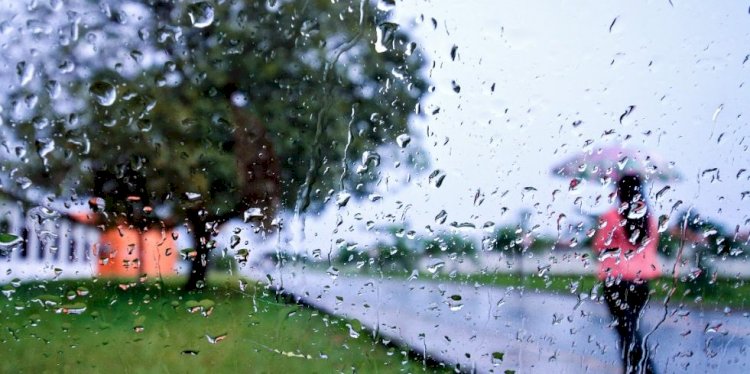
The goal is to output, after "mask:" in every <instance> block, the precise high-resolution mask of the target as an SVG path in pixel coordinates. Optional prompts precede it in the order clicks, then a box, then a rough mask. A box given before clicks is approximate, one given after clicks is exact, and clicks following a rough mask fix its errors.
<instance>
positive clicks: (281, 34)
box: [2, 0, 426, 289]
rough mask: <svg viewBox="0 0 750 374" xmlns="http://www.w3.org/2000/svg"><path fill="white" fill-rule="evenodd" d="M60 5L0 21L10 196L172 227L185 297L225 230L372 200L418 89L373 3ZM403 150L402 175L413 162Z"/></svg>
mask: <svg viewBox="0 0 750 374" xmlns="http://www.w3.org/2000/svg"><path fill="white" fill-rule="evenodd" d="M62 8H64V9H60V8H59V7H58V8H55V7H51V6H50V7H47V6H40V5H36V3H33V4H32V5H30V6H28V7H27V8H19V9H16V10H15V11H18V12H20V11H28V12H29V13H30V14H29V17H33V19H35V20H44V21H43V25H44V27H35V28H33V29H32V28H30V27H29V26H28V25H29V23H26V24H24V23H20V26H19V27H17V28H13V27H9V28H7V30H11V29H12V30H15V32H10V33H9V35H7V36H6V41H5V45H6V46H7V48H6V51H5V53H4V57H2V59H3V60H4V61H3V62H4V64H5V65H6V66H15V73H17V74H16V76H15V77H13V79H12V82H13V83H12V84H9V85H8V86H6V92H7V93H6V95H5V102H4V103H3V104H2V106H3V107H7V108H8V109H9V110H8V111H5V112H3V113H2V115H3V116H4V118H3V120H4V121H6V122H7V123H6V130H5V134H4V135H5V141H4V144H5V148H4V151H5V152H6V154H5V155H4V156H3V157H2V159H3V161H4V167H5V168H6V169H5V170H14V172H13V173H12V175H11V178H12V182H10V183H4V185H5V188H6V189H9V190H14V191H11V192H13V193H16V192H18V191H21V190H24V189H27V188H32V189H38V190H39V191H42V192H45V193H54V194H56V195H57V196H58V197H60V198H68V197H71V196H73V197H75V196H80V195H89V194H91V195H94V196H99V197H103V198H104V199H105V201H106V204H105V206H104V207H103V209H104V210H105V211H106V212H107V213H108V214H109V215H110V217H111V216H112V215H113V214H114V215H118V216H123V217H124V218H125V219H127V220H128V221H129V222H131V224H136V225H139V226H141V227H145V226H148V225H151V224H153V223H154V222H156V221H163V220H164V219H166V218H169V219H172V220H174V221H175V222H177V223H179V222H185V223H186V224H187V226H188V227H189V229H190V231H191V234H192V236H193V239H194V242H195V243H196V244H195V246H196V248H195V249H196V256H194V257H193V258H192V267H191V271H190V277H189V279H188V282H187V284H186V286H185V288H186V289H195V288H196V287H198V286H199V285H200V283H201V281H202V280H203V279H204V278H205V275H206V269H207V262H208V258H209V256H208V254H209V251H210V250H211V248H212V247H213V243H214V241H213V239H212V238H213V235H214V234H215V232H216V229H217V227H218V225H220V224H221V223H222V222H225V221H226V220H227V219H229V218H231V217H237V216H244V218H245V219H246V220H253V221H254V222H255V223H256V224H257V226H256V227H257V231H258V232H260V233H267V232H268V231H269V230H272V229H273V226H274V218H275V217H276V215H277V212H278V210H279V209H294V210H295V211H296V212H297V213H300V214H302V213H304V212H305V211H306V210H308V209H320V208H321V207H322V206H323V204H325V203H326V202H327V201H329V199H331V198H332V197H333V196H334V194H336V193H337V191H338V193H339V195H338V196H339V197H338V198H336V200H337V202H338V203H339V204H345V203H346V201H348V196H358V195H359V196H361V195H363V194H366V193H368V192H369V191H370V190H371V189H372V187H373V186H374V185H375V184H376V182H377V181H378V180H379V178H380V174H379V171H378V169H377V167H376V166H377V164H378V162H379V156H378V154H377V151H378V150H379V149H381V148H382V147H383V146H384V145H390V146H393V147H395V144H396V141H395V139H396V137H397V136H398V135H401V134H405V133H408V129H407V119H408V117H409V116H410V115H411V114H412V113H415V112H416V113H419V109H418V108H419V105H418V104H419V99H420V97H421V95H422V94H423V92H425V89H426V82H425V80H424V77H423V75H422V69H423V64H424V60H423V59H422V57H421V56H420V55H419V53H418V52H419V51H418V50H415V46H416V44H414V43H411V42H409V41H408V40H407V36H406V35H405V34H404V33H402V32H401V29H399V27H398V25H396V24H393V23H390V22H388V20H387V18H388V14H387V13H386V12H383V11H380V10H378V9H376V7H375V6H374V4H373V2H371V1H361V2H358V3H350V2H347V1H330V0H311V1H304V2H301V1H281V0H279V1H268V0H244V1H242V0H233V1H199V2H191V3H182V2H174V1H171V0H140V1H135V0H134V1H125V2H122V3H120V4H118V5H108V4H107V3H105V2H97V1H93V0H91V1H88V0H80V1H78V2H76V1H71V2H69V3H66V4H65V5H64V6H63V7H62ZM29 17H18V19H19V20H26V19H27V18H29ZM18 22H22V21H18ZM23 22H25V21H23ZM37 24H38V23H34V25H37ZM6 26H7V25H6ZM402 139H403V137H402ZM400 143H401V144H400V145H401V146H405V144H404V142H403V141H401V142H400ZM407 143H408V142H407ZM402 152H404V153H405V155H406V156H405V158H406V161H407V162H402V164H405V165H412V166H414V165H416V164H417V163H418V162H419V160H420V159H423V157H424V156H423V155H421V154H420V152H421V151H420V150H419V148H418V147H416V146H415V145H414V144H411V145H409V146H406V148H404V149H403V150H402ZM352 169H354V170H352ZM29 186H33V187H29ZM99 208H102V207H99Z"/></svg>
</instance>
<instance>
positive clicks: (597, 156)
mask: <svg viewBox="0 0 750 374" xmlns="http://www.w3.org/2000/svg"><path fill="white" fill-rule="evenodd" d="M552 173H553V174H554V175H556V176H560V177H566V178H577V179H585V180H597V181H601V182H602V183H608V182H611V181H616V180H618V179H619V178H620V177H621V176H623V175H628V174H638V175H640V176H641V177H643V178H644V180H646V181H649V180H654V181H660V182H670V181H675V180H680V179H681V175H680V173H679V172H678V171H677V170H676V168H675V167H674V163H673V162H666V161H665V160H664V159H663V158H661V157H659V156H658V155H655V154H653V153H652V154H647V153H646V152H644V151H642V150H639V149H637V148H630V147H623V146H621V145H612V146H607V147H594V148H591V149H589V150H588V151H585V152H583V153H581V154H579V155H576V156H574V157H572V158H569V159H567V160H566V161H564V162H562V163H560V164H558V165H556V166H555V167H553V168H552Z"/></svg>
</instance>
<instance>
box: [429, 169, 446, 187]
mask: <svg viewBox="0 0 750 374" xmlns="http://www.w3.org/2000/svg"><path fill="white" fill-rule="evenodd" d="M428 180H429V182H430V184H432V185H433V186H435V187H437V188H440V186H442V185H443V180H445V172H444V171H442V170H440V169H435V171H433V172H432V173H430V176H429V177H428Z"/></svg>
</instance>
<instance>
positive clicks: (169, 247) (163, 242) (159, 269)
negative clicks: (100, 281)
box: [98, 224, 178, 277]
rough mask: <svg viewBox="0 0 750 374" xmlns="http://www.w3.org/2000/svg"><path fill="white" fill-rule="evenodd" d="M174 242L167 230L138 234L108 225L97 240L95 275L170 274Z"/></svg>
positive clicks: (129, 228)
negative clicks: (96, 269)
mask: <svg viewBox="0 0 750 374" xmlns="http://www.w3.org/2000/svg"><path fill="white" fill-rule="evenodd" d="M175 245H176V243H175V241H174V239H173V238H172V231H171V230H168V229H161V228H153V229H149V230H148V231H146V232H144V233H141V232H140V231H139V230H137V229H135V228H131V227H129V226H127V225H124V224H122V225H118V226H117V227H113V228H110V229H108V230H107V231H105V232H104V233H103V234H102V236H101V239H100V240H99V248H98V255H99V262H98V272H99V275H100V276H103V277H137V276H140V275H142V274H146V275H149V276H165V275H174V274H175V265H176V264H177V257H178V255H177V250H176V248H175Z"/></svg>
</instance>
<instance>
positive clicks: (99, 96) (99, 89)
mask: <svg viewBox="0 0 750 374" xmlns="http://www.w3.org/2000/svg"><path fill="white" fill-rule="evenodd" d="M89 93H91V95H92V96H94V99H95V100H96V102H97V103H99V105H101V106H110V105H112V104H114V103H115V99H117V90H115V86H113V85H112V84H111V83H109V82H105V81H97V82H94V83H93V84H92V85H91V87H89Z"/></svg>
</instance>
